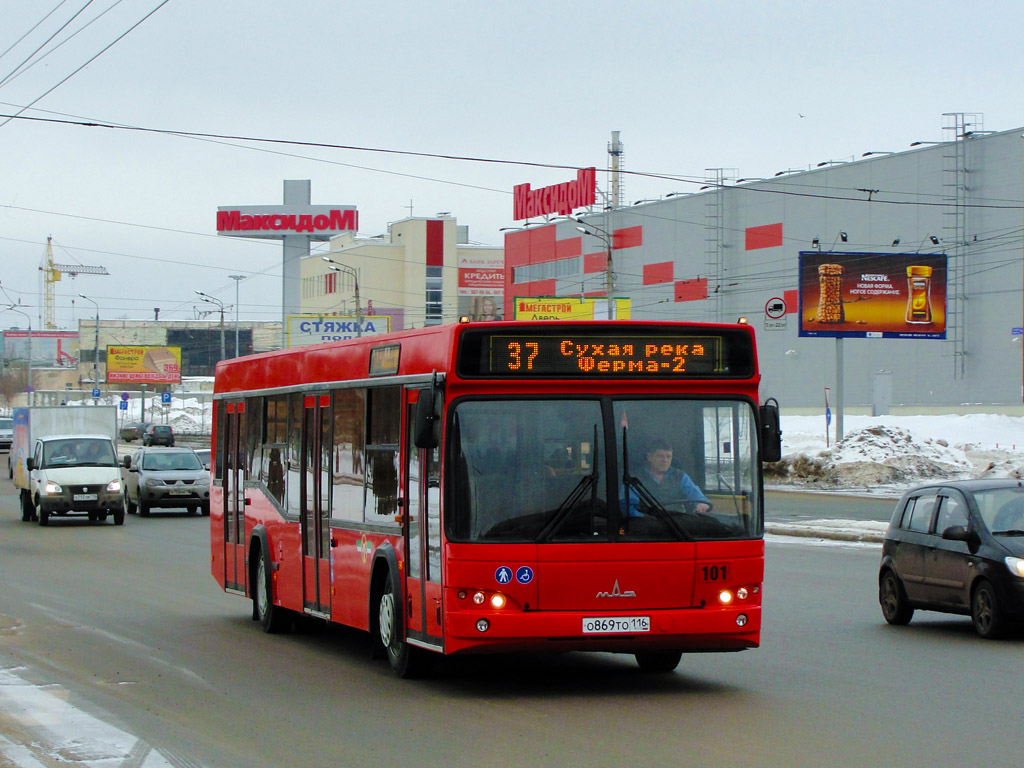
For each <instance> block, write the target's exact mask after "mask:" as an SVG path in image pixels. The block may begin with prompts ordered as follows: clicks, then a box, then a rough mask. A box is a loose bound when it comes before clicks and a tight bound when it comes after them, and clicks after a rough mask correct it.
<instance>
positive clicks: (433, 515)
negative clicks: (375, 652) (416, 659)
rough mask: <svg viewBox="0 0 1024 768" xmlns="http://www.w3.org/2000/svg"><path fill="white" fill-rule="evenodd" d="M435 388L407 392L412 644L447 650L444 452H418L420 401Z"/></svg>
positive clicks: (408, 587)
mask: <svg viewBox="0 0 1024 768" xmlns="http://www.w3.org/2000/svg"><path fill="white" fill-rule="evenodd" d="M428 392H429V390H406V411H405V413H406V419H405V423H406V429H405V433H406V434H405V440H403V444H404V463H405V488H404V493H405V509H404V512H405V514H404V516H403V517H404V528H405V532H406V536H405V541H406V547H407V549H406V553H405V562H406V569H405V595H406V630H407V631H406V640H408V641H411V642H412V644H414V645H418V646H422V647H426V648H432V649H435V650H439V651H443V650H444V637H443V629H442V626H441V616H442V613H443V611H442V605H441V595H442V592H441V488H440V477H441V475H440V462H439V456H440V450H439V449H438V448H434V449H424V448H417V447H416V446H415V444H414V443H413V434H414V432H415V422H416V419H415V414H416V398H417V393H418V394H419V396H422V397H426V396H427V393H428Z"/></svg>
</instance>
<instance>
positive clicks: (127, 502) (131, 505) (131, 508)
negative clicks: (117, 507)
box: [124, 491, 138, 515]
mask: <svg viewBox="0 0 1024 768" xmlns="http://www.w3.org/2000/svg"><path fill="white" fill-rule="evenodd" d="M124 506H125V508H126V509H127V510H128V514H129V515H134V514H135V510H137V509H138V507H137V506H136V505H135V502H134V501H132V497H131V496H129V495H128V491H125V492H124Z"/></svg>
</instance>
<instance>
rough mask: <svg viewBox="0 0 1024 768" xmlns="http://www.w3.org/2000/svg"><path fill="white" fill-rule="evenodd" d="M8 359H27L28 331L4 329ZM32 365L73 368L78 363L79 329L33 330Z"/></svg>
mask: <svg viewBox="0 0 1024 768" xmlns="http://www.w3.org/2000/svg"><path fill="white" fill-rule="evenodd" d="M3 337H4V346H3V356H4V359H6V360H27V359H28V348H29V343H28V342H29V338H28V331H4V332H3ZM32 365H34V366H36V367H43V368H73V367H74V366H76V365H78V331H32Z"/></svg>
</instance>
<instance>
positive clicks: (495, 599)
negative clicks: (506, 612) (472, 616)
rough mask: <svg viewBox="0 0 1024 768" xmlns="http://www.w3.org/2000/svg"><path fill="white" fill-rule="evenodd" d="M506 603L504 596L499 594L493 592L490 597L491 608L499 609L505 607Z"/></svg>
mask: <svg viewBox="0 0 1024 768" xmlns="http://www.w3.org/2000/svg"><path fill="white" fill-rule="evenodd" d="M506 602H508V601H507V600H506V599H505V596H504V595H503V594H501V592H495V593H494V594H493V595H491V608H496V609H501V608H504V607H505V603H506Z"/></svg>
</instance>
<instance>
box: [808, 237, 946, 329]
mask: <svg viewBox="0 0 1024 768" xmlns="http://www.w3.org/2000/svg"><path fill="white" fill-rule="evenodd" d="M946 266H947V265H946V254H944V253H847V252H837V251H824V252H822V251H801V252H800V336H830V337H836V338H862V339H863V338H875V339H944V338H946Z"/></svg>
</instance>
